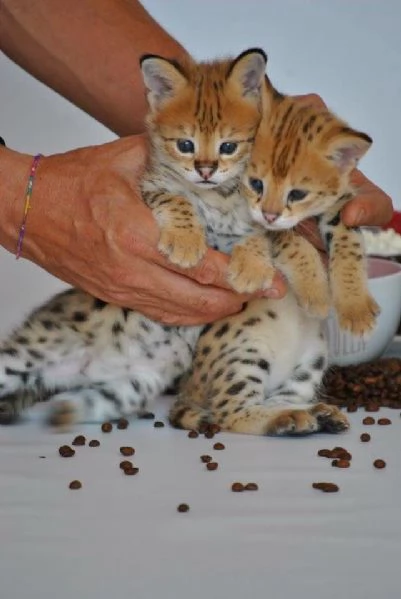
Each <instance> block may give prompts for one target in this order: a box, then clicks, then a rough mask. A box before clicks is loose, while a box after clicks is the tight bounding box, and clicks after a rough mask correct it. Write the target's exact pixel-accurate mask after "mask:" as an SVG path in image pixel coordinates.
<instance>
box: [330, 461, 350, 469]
mask: <svg viewBox="0 0 401 599" xmlns="http://www.w3.org/2000/svg"><path fill="white" fill-rule="evenodd" d="M331 465H332V466H334V467H335V468H349V467H350V465H351V462H350V461H349V460H344V459H336V460H333V461H332V462H331Z"/></svg>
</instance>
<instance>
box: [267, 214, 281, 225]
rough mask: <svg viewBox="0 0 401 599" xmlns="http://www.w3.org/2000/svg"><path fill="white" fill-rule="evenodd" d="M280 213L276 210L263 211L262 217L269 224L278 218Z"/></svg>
mask: <svg viewBox="0 0 401 599" xmlns="http://www.w3.org/2000/svg"><path fill="white" fill-rule="evenodd" d="M279 216H280V215H279V214H277V213H276V212H263V218H264V219H265V221H266V222H267V223H269V224H271V223H274V221H275V220H277V219H278V217H279Z"/></svg>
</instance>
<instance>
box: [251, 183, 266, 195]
mask: <svg viewBox="0 0 401 599" xmlns="http://www.w3.org/2000/svg"><path fill="white" fill-rule="evenodd" d="M249 185H250V187H251V188H252V189H253V191H255V192H256V193H257V194H258V195H262V193H263V181H262V179H249Z"/></svg>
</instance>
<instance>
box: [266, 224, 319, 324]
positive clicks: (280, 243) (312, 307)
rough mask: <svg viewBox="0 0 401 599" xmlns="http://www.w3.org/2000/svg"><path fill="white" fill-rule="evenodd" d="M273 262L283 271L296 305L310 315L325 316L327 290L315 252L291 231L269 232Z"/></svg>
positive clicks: (305, 240)
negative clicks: (295, 299)
mask: <svg viewBox="0 0 401 599" xmlns="http://www.w3.org/2000/svg"><path fill="white" fill-rule="evenodd" d="M272 244H273V257H274V264H275V266H276V267H277V268H278V269H279V270H280V271H281V272H283V274H284V275H285V276H286V277H287V279H288V282H289V284H290V287H291V289H292V291H293V292H294V295H295V296H296V298H297V301H298V303H299V305H300V306H301V307H302V308H303V309H304V310H306V312H307V313H308V314H310V315H311V316H316V317H318V318H326V316H327V315H328V313H329V309H330V292H329V283H328V278H327V274H326V270H325V268H324V265H323V263H322V259H321V257H320V254H319V252H318V251H317V250H316V248H315V247H314V246H313V245H312V244H311V243H310V242H309V241H308V240H307V239H305V238H304V237H302V236H301V235H299V234H298V233H296V232H295V231H280V232H277V233H276V232H275V233H273V234H272Z"/></svg>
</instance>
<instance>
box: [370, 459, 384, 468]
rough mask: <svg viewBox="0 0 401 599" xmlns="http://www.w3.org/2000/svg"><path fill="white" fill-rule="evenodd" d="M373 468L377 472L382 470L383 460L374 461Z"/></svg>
mask: <svg viewBox="0 0 401 599" xmlns="http://www.w3.org/2000/svg"><path fill="white" fill-rule="evenodd" d="M373 466H374V467H375V468H378V469H379V470H381V469H382V468H385V467H386V462H385V461H384V460H380V459H379V460H375V461H374V462H373Z"/></svg>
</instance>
